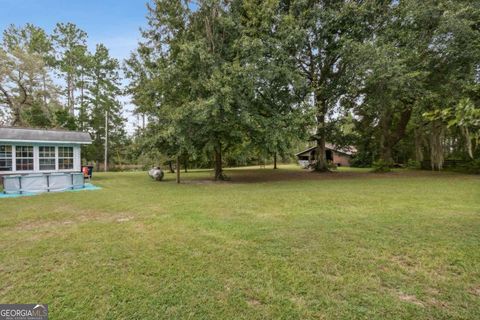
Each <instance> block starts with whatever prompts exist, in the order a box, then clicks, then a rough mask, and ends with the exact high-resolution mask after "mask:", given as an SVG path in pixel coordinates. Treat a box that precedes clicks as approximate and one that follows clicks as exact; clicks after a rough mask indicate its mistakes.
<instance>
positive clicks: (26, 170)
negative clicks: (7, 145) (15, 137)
mask: <svg viewBox="0 0 480 320" xmlns="http://www.w3.org/2000/svg"><path fill="white" fill-rule="evenodd" d="M23 148H31V151H30V150H27V151H24V150H22V149H23ZM19 152H20V156H19V154H18V153H19ZM24 152H27V154H29V153H30V152H31V156H26V157H25V156H23V155H22V153H24ZM19 160H20V161H22V160H31V164H32V168H31V169H23V168H22V169H19V166H23V164H20V165H19V163H18V161H19ZM27 163H28V164H30V161H28V162H27ZM15 171H16V172H31V171H33V172H34V171H35V146H34V145H15Z"/></svg>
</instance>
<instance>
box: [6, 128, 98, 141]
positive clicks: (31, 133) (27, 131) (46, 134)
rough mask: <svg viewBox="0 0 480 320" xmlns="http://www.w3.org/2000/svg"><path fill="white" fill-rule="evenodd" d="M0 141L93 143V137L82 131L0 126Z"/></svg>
mask: <svg viewBox="0 0 480 320" xmlns="http://www.w3.org/2000/svg"><path fill="white" fill-rule="evenodd" d="M0 141H1V142H34V143H35V142H47V143H69V144H91V143H92V138H91V137H90V134H88V133H86V132H80V131H67V130H52V129H48V130H47V129H33V128H15V127H0Z"/></svg>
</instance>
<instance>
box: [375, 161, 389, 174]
mask: <svg viewBox="0 0 480 320" xmlns="http://www.w3.org/2000/svg"><path fill="white" fill-rule="evenodd" d="M391 166H392V164H391V163H390V162H388V161H384V160H378V161H375V162H374V163H373V165H372V172H377V173H383V172H390V171H391Z"/></svg>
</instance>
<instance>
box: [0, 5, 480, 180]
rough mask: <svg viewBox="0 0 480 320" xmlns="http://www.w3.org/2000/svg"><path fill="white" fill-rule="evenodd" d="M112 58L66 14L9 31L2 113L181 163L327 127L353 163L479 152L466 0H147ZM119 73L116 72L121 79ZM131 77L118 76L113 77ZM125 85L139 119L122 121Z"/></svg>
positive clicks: (267, 155)
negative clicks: (124, 51)
mask: <svg viewBox="0 0 480 320" xmlns="http://www.w3.org/2000/svg"><path fill="white" fill-rule="evenodd" d="M147 9H148V14H147V27H145V28H144V29H143V30H142V40H141V41H140V42H139V44H138V47H137V49H136V50H135V51H134V52H132V53H131V55H130V56H129V57H128V58H127V59H126V60H125V61H123V63H120V62H119V61H118V60H116V59H113V58H111V57H110V55H109V53H108V49H107V48H106V47H105V46H103V45H101V44H100V45H97V47H96V48H95V51H94V52H89V50H88V48H87V46H86V40H87V35H86V33H85V32H84V31H82V30H80V29H79V28H78V27H76V26H75V25H73V24H70V23H67V24H61V23H60V24H57V26H56V28H55V30H54V31H53V32H52V34H50V35H48V34H47V33H46V32H45V31H44V30H42V29H40V28H38V27H35V26H33V25H30V24H28V25H26V26H24V27H21V28H20V27H15V26H11V27H9V28H8V29H7V30H5V32H4V35H3V43H2V48H1V49H0V112H2V113H3V114H2V119H3V122H4V124H11V125H19V126H36V127H62V128H69V129H79V130H85V131H89V132H90V133H91V134H92V136H93V138H94V141H95V142H94V144H93V145H92V146H91V147H89V149H88V150H87V152H86V155H87V158H88V159H92V160H97V161H103V137H104V135H105V125H104V123H105V121H104V120H105V115H106V114H108V115H109V118H110V119H109V120H110V121H109V131H110V132H111V136H110V137H111V140H110V141H112V145H111V147H112V148H113V152H112V153H111V154H113V155H116V156H115V157H116V159H110V160H113V161H114V162H115V161H116V162H118V161H129V162H131V163H143V164H149V165H163V164H169V165H170V168H171V170H172V171H173V165H172V162H173V161H174V160H175V159H178V161H179V163H182V165H183V166H184V167H187V166H188V165H190V166H213V167H214V168H215V170H214V172H215V179H225V178H226V177H225V175H224V172H223V166H225V165H239V164H249V163H254V162H255V163H258V162H260V163H263V162H265V161H266V159H272V160H273V162H274V163H275V164H276V161H277V159H286V158H289V157H291V156H292V154H293V153H294V152H295V151H300V150H301V149H303V148H304V147H306V146H307V145H310V146H316V149H315V150H316V151H315V161H314V168H313V169H314V170H315V171H326V170H329V168H330V164H329V163H328V161H327V159H326V156H325V145H326V142H327V141H328V142H330V143H333V144H335V145H337V146H339V147H342V146H351V145H353V146H355V147H356V149H357V150H358V153H357V155H356V156H355V158H354V160H353V162H354V163H353V164H354V165H356V166H372V165H376V166H380V167H385V168H388V167H390V166H392V165H394V164H395V163H403V164H405V163H409V164H411V165H413V166H418V165H419V163H420V162H421V161H423V160H430V165H431V167H432V169H434V170H441V169H442V167H443V163H444V161H445V159H463V160H465V161H470V162H471V163H473V164H474V165H475V164H476V166H477V167H480V163H479V162H480V161H479V160H478V159H479V158H480V148H479V147H478V145H479V142H480V111H479V110H480V108H479V104H480V84H479V82H480V8H479V6H478V4H477V3H476V2H475V1H471V0H458V1H451V0H426V1H421V2H419V1H414V0H390V1H389V0H386V1H374V0H343V1H341V0H335V1H332V0H269V1H256V0H199V1H186V0H185V1H169V0H152V1H151V2H149V3H148V4H147ZM122 78H124V79H122ZM122 81H123V82H127V84H126V86H125V88H122V86H121V83H123V82H122ZM121 95H126V96H129V97H130V98H131V102H132V104H133V105H134V106H135V111H134V112H135V114H136V115H137V116H138V117H140V118H142V119H143V124H142V125H141V126H139V127H138V128H137V130H136V131H135V133H134V134H133V135H132V136H127V135H126V134H125V130H124V125H125V119H123V118H122V115H121V110H122V104H121V103H120V101H119V97H120V96H121Z"/></svg>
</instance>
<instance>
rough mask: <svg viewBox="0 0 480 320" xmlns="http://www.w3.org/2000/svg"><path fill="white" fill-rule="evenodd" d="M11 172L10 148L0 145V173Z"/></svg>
mask: <svg viewBox="0 0 480 320" xmlns="http://www.w3.org/2000/svg"><path fill="white" fill-rule="evenodd" d="M12 170H13V166H12V146H9V145H0V171H12Z"/></svg>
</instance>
